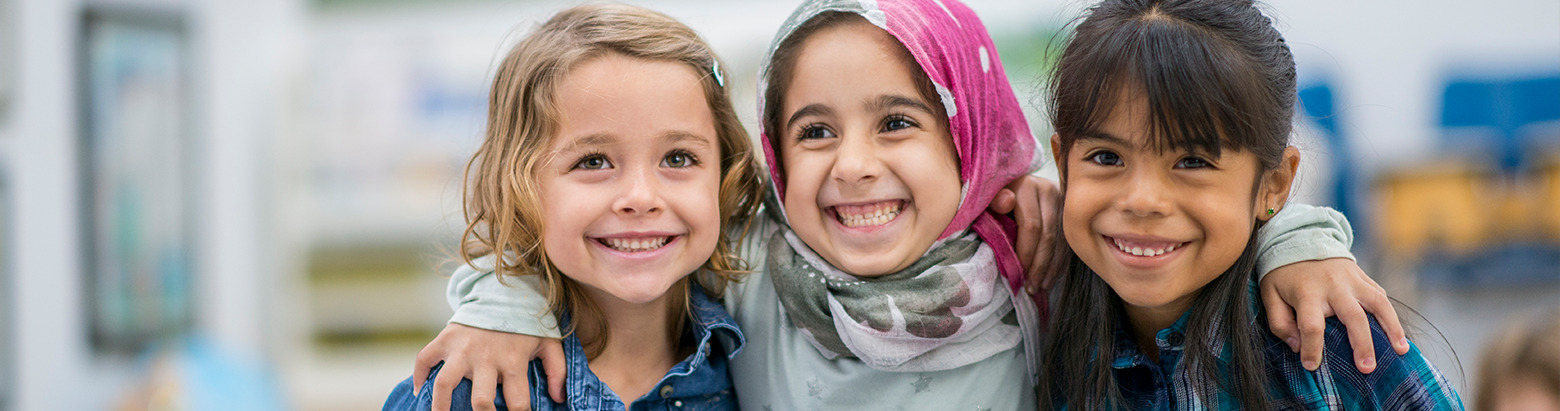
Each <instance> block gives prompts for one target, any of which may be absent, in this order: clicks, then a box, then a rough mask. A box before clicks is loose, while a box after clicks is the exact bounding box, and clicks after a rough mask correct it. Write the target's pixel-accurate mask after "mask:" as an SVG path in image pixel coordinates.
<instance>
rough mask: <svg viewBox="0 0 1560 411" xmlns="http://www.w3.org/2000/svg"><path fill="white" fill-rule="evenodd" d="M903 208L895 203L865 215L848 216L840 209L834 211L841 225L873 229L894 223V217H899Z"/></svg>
mask: <svg viewBox="0 0 1560 411" xmlns="http://www.w3.org/2000/svg"><path fill="white" fill-rule="evenodd" d="M901 206H902V205H901V204H899V203H894V204H893V205H889V206H882V207H878V208H877V209H875V210H872V211H871V212H867V213H864V214H847V213H846V212H845V211H844V210H842V209H840V208H835V209H834V211H835V214H836V215H837V216H838V218H839V221H840V224H844V225H845V226H846V227H871V226H879V225H883V224H888V222H889V221H893V220H894V217H898V216H899V211H900V207H901Z"/></svg>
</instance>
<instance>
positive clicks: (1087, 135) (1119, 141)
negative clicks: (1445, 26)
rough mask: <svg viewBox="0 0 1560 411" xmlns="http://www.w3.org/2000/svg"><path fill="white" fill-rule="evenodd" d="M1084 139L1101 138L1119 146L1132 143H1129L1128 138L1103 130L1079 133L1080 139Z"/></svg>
mask: <svg viewBox="0 0 1560 411" xmlns="http://www.w3.org/2000/svg"><path fill="white" fill-rule="evenodd" d="M1083 140H1101V141H1104V142H1106V143H1111V144H1116V145H1119V146H1131V144H1128V143H1127V139H1124V138H1121V137H1117V136H1115V135H1113V134H1110V133H1106V132H1103V131H1089V132H1084V133H1081V134H1079V135H1078V141H1083Z"/></svg>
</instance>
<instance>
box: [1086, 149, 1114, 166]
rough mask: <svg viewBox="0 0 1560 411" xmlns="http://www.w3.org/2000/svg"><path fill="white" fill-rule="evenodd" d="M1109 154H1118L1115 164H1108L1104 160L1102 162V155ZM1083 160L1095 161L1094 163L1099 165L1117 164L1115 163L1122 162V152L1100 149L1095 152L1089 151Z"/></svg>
mask: <svg viewBox="0 0 1560 411" xmlns="http://www.w3.org/2000/svg"><path fill="white" fill-rule="evenodd" d="M1107 154H1109V155H1112V156H1116V161H1115V164H1106V163H1104V162H1102V161H1101V160H1100V156H1103V155H1107ZM1083 160H1084V161H1088V162H1091V163H1094V164H1099V165H1102V166H1115V165H1119V164H1120V163H1121V155H1120V154H1116V152H1114V151H1109V150H1100V151H1095V152H1092V153H1089V154H1088V155H1086V156H1084V157H1083Z"/></svg>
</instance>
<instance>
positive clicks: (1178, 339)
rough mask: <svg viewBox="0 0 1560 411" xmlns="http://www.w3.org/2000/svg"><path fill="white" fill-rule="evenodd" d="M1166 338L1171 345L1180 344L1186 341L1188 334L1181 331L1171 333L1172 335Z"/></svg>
mask: <svg viewBox="0 0 1560 411" xmlns="http://www.w3.org/2000/svg"><path fill="white" fill-rule="evenodd" d="M1166 340H1168V341H1166V342H1169V343H1170V345H1171V346H1179V345H1181V343H1184V342H1186V336H1184V335H1181V333H1170V337H1169V338H1166Z"/></svg>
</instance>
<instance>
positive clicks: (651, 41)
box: [460, 4, 763, 355]
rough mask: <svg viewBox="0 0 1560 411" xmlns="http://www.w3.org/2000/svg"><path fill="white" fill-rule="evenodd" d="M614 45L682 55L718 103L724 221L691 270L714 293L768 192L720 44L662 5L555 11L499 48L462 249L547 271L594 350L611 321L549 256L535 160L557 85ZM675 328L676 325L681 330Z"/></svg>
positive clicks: (547, 134)
mask: <svg viewBox="0 0 1560 411" xmlns="http://www.w3.org/2000/svg"><path fill="white" fill-rule="evenodd" d="M608 54H617V55H622V56H626V57H633V58H641V59H648V60H656V61H669V62H675V63H682V64H687V65H688V66H690V67H692V68H694V70H695V72H698V73H705V75H704V76H702V78H701V79H700V83H702V85H703V88H704V97H705V100H706V101H707V102H708V104H709V107H710V111H711V112H712V114H714V119H715V132H716V136H717V138H716V139H717V141H718V144H719V146H720V152H721V161H720V172H721V181H720V194H719V198H720V214H721V215H720V222H721V226H722V227H727V228H728V229H727V230H726V232H727V233H728V235H726V236H722V237H721V238H720V239H719V240H718V241H717V244H716V246H715V252H714V254H712V255H711V256H710V258H709V260H708V261H706V262H705V263H704V265H703V267H702V269H701V270H699V272H698V273H696V274H695V275H693V276H691V277H693V278H694V281H698V282H699V285H701V286H703V288H704V290H705V292H706V293H708V294H710V296H711V297H715V298H719V297H720V296H721V294H722V293H723V291H724V290H725V286H726V284H727V283H728V282H730V281H733V280H735V279H737V278H738V277H739V276H740V275H742V274H743V273H745V272H746V271H747V267H746V263H744V262H743V261H742V260H741V259H740V258H738V257H737V256H736V255H735V254H734V253H733V246H732V244H733V242H734V241H736V240H737V239H739V238H740V236H741V235H743V234H745V231H746V230H745V229H743V230H731V229H729V228H730V227H735V225H736V224H744V226H745V224H746V222H747V221H749V219H750V217H751V216H752V215H753V213H754V212H755V211H756V209H757V208H758V204H759V203H760V200H761V199H762V195H763V192H762V190H763V183H762V180H760V178H761V177H760V176H761V175H762V173H761V170H760V169H759V166H758V164H757V160H756V159H755V158H754V154H753V149H752V143H751V142H750V140H749V139H748V134H747V131H746V130H745V129H744V128H743V127H742V124H741V122H740V121H739V120H738V119H737V116H736V113H735V111H734V110H733V109H732V106H731V99H730V97H729V96H728V95H727V92H726V89H725V87H724V85H723V84H721V83H722V80H721V77H720V76H722V75H723V74H722V73H720V68H719V67H720V64H719V61H718V60H717V58H716V56H715V53H714V51H712V50H711V48H710V46H709V45H708V44H707V43H705V42H704V40H703V39H701V38H700V37H699V35H698V33H695V32H694V31H693V29H690V28H689V27H688V26H686V25H684V24H682V23H681V22H678V21H677V20H675V19H673V18H671V17H668V16H666V15H664V14H661V13H658V12H655V11H651V10H648V9H644V8H640V7H634V6H628V5H618V4H601V5H584V6H577V7H573V8H570V9H567V10H564V11H561V12H559V13H558V14H556V15H554V16H553V17H552V18H551V19H549V20H547V22H545V23H543V24H542V25H541V26H540V27H538V28H537V29H536V30H535V31H534V32H532V33H531V34H530V35H528V36H526V38H525V39H523V40H521V41H520V42H519V43H518V44H516V45H515V46H514V48H512V49H511V50H510V51H509V53H508V55H506V56H505V57H504V60H503V62H502V63H501V64H500V65H499V67H498V71H497V73H496V74H495V75H494V78H493V89H492V92H491V93H490V95H489V105H488V124H487V130H486V133H485V136H484V139H483V142H482V146H481V147H480V148H479V149H477V152H476V154H474V155H472V157H471V161H470V162H469V163H468V164H467V165H466V172H465V190H466V192H465V195H464V202H465V203H464V208H465V213H466V214H465V217H466V222H467V223H466V229H465V231H464V232H463V233H462V236H461V249H460V253H461V256H462V258H464V259H465V261H466V263H467V264H471V261H472V259H474V258H477V257H481V256H486V255H495V257H497V258H494V263H493V269H494V272H495V273H496V274H498V276H499V279H500V281H502V280H504V279H506V278H513V277H514V276H520V275H538V276H541V280H542V281H541V283H542V285H543V288H544V289H545V294H546V296H547V302H548V307H549V311H550V312H551V313H552V314H554V315H562V314H563V313H565V312H573V313H587V314H592V315H584V316H581V315H575V316H574V318H576V319H581V318H582V317H583V318H584V319H587V320H586V321H575V322H574V324H572V325H571V326H570V327H569V329H567V330H565V332H566V333H569V332H574V331H575V330H578V329H580V327H590V328H589V329H590V330H591V331H594V332H593V333H591V335H599V336H601V338H600V341H594V342H587V344H586V346H587V354H588V355H594V354H598V353H599V350H600V347H601V346H602V345H603V344H601V342H602V341H605V340H606V335H607V332H606V331H607V326H606V324H605V322H604V321H594V323H589V324H581V322H591V321H588V319H600V318H601V316H600V315H599V314H600V310H599V308H598V307H597V306H596V305H595V304H594V303H592V302H591V301H590V299H589V298H586V296H585V294H583V292H582V289H581V286H580V285H579V284H578V283H576V282H574V281H573V280H571V279H569V278H568V277H566V276H563V275H561V274H560V273H559V272H558V270H557V268H556V267H555V266H554V265H553V264H552V262H551V261H549V260H548V257H547V250H546V247H545V246H544V245H543V244H542V240H541V237H542V228H543V226H544V224H546V221H543V218H542V216H543V214H542V210H541V200H540V198H539V195H540V193H539V187H538V185H537V181H538V179H537V176H536V173H537V171H538V170H537V168H538V166H539V165H541V164H542V163H544V162H545V161H546V157H547V156H546V154H545V153H546V151H547V150H546V148H547V147H549V146H550V144H551V143H552V138H553V135H554V133H555V131H556V129H557V127H558V120H557V119H558V118H559V114H558V108H557V105H556V102H555V100H556V96H557V92H558V90H557V88H558V84H559V83H560V82H561V80H562V78H563V77H564V75H565V73H567V72H568V71H569V70H570V69H572V68H574V67H577V66H579V65H580V64H582V63H584V62H586V61H590V60H591V59H593V58H596V57H600V56H603V55H608ZM688 289H689V283H688V280H687V279H686V278H685V279H684V280H682V281H679V282H678V284H677V285H676V286H674V287H673V288H672V290H671V291H669V292H668V293H669V294H671V295H672V297H673V298H679V299H681V300H682V301H683V303H682V304H673V306H674V307H673V308H672V309H673V310H674V313H673V314H676V315H673V316H672V318H674V319H675V320H674V321H678V322H677V323H675V326H676V327H678V329H677V331H680V329H681V326H682V323H681V319H683V318H685V317H686V313H687V310H688V309H689V302H688V294H687V293H688ZM674 335H680V332H679V333H674Z"/></svg>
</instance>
